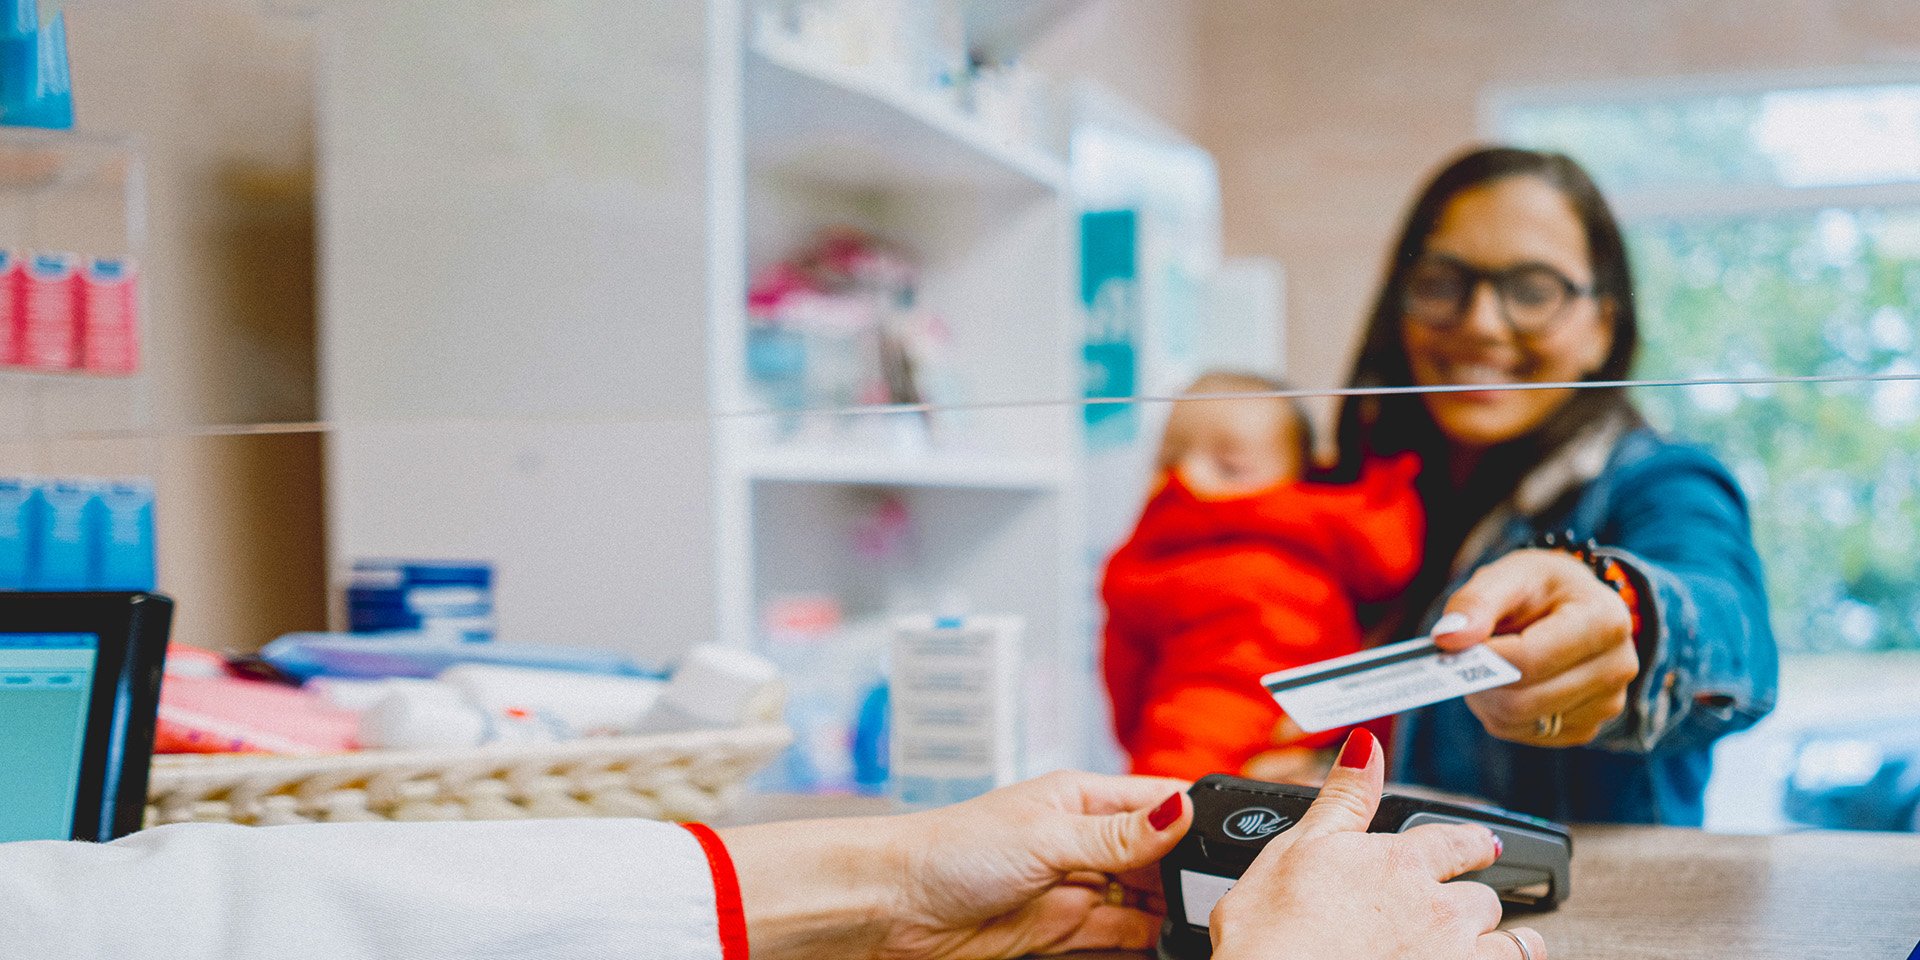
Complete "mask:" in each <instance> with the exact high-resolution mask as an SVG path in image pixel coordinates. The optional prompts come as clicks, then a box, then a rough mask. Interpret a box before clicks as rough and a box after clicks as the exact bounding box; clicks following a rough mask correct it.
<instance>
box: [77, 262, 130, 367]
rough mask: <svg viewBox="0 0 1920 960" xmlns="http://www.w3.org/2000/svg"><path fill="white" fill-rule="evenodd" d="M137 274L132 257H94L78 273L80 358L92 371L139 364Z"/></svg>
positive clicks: (83, 364)
mask: <svg viewBox="0 0 1920 960" xmlns="http://www.w3.org/2000/svg"><path fill="white" fill-rule="evenodd" d="M138 284H139V275H138V273H137V272H136V271H135V269H134V265H133V261H132V260H124V259H118V258H108V257H94V258H92V259H90V260H88V261H87V269H86V272H84V273H82V274H81V276H80V317H79V322H80V362H81V365H82V366H84V367H86V369H87V370H88V371H90V372H92V373H107V374H127V373H133V372H134V371H136V370H138V369H139V368H140V334H139V299H138V295H137V291H138Z"/></svg>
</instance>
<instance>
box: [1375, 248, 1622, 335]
mask: <svg viewBox="0 0 1920 960" xmlns="http://www.w3.org/2000/svg"><path fill="white" fill-rule="evenodd" d="M1482 283H1486V284H1490V285H1492V287H1493V293H1494V299H1495V300H1497V301H1499V304H1500V315H1501V316H1502V317H1504V318H1505V319H1506V321H1507V326H1509V327H1511V328H1513V332H1514V333H1516V334H1519V335H1521V336H1527V337H1536V336H1539V335H1541V334H1544V333H1546V332H1547V331H1548V330H1549V329H1551V328H1552V327H1553V325H1554V323H1556V322H1558V321H1559V319H1560V318H1561V317H1562V316H1563V315H1564V314H1565V313H1566V312H1567V306H1568V305H1569V304H1571V303H1573V301H1575V300H1578V299H1580V298H1581V297H1590V296H1592V295H1593V288H1592V287H1583V286H1580V285H1579V284H1577V283H1574V282H1573V281H1572V280H1569V279H1567V277H1566V275H1565V274H1562V273H1561V272H1560V271H1558V270H1555V269H1554V268H1552V267H1549V266H1547V265H1546V264H1542V263H1526V264H1521V265H1519V266H1513V267H1507V268H1506V269H1504V270H1482V269H1480V268H1479V267H1475V266H1473V265H1472V264H1469V263H1466V262H1464V261H1461V260H1457V259H1455V258H1453V257H1448V256H1441V255H1438V254H1428V255H1427V256H1424V257H1421V258H1420V260H1419V261H1418V262H1416V263H1415V264H1414V265H1413V268H1412V269H1411V270H1408V271H1407V279H1406V292H1405V295H1404V303H1403V304H1402V307H1403V309H1404V310H1405V311H1406V316H1407V319H1408V320H1411V321H1413V322H1414V323H1418V324H1420V325H1421V326H1423V327H1428V328H1430V329H1434V330H1447V329H1451V328H1453V327H1457V326H1459V325H1460V324H1461V322H1463V321H1465V320H1466V318H1467V308H1468V307H1469V306H1471V305H1472V303H1473V294H1474V291H1476V290H1478V289H1480V284H1482Z"/></svg>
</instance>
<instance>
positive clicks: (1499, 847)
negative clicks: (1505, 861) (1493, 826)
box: [1493, 833, 1507, 860]
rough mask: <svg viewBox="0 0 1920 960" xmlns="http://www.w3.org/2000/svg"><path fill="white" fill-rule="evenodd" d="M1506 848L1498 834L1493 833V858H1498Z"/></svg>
mask: <svg viewBox="0 0 1920 960" xmlns="http://www.w3.org/2000/svg"><path fill="white" fill-rule="evenodd" d="M1506 850H1507V845H1506V844H1504V843H1501V842H1500V835H1499V834H1497V833H1496V834H1494V835H1493V858H1494V859H1495V860H1498V859H1500V855H1501V854H1502V853H1505V852H1506Z"/></svg>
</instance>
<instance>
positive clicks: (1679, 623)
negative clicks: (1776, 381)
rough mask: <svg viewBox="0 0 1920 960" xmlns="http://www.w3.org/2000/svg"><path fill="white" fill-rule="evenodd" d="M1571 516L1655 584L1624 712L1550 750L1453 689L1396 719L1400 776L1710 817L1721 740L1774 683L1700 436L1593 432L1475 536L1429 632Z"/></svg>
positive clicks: (1726, 482) (1539, 472)
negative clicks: (1515, 734)
mask: <svg viewBox="0 0 1920 960" xmlns="http://www.w3.org/2000/svg"><path fill="white" fill-rule="evenodd" d="M1567 530H1571V531H1572V532H1573V533H1574V535H1575V536H1576V537H1578V538H1579V539H1581V540H1586V539H1589V538H1591V539H1593V540H1596V541H1598V542H1599V544H1600V545H1601V546H1602V547H1603V548H1604V549H1603V552H1604V553H1607V554H1609V555H1611V556H1613V557H1615V558H1616V559H1618V560H1620V561H1621V562H1622V564H1623V565H1624V566H1625V567H1626V568H1627V570H1628V572H1629V575H1630V576H1631V577H1633V578H1634V579H1635V581H1636V586H1638V588H1639V590H1640V593H1641V595H1642V596H1643V597H1646V598H1648V599H1647V600H1646V602H1645V603H1644V604H1643V606H1642V612H1643V622H1642V625H1641V636H1640V637H1639V638H1637V640H1638V644H1639V647H1640V654H1641V669H1640V675H1639V677H1638V678H1636V679H1635V680H1634V682H1633V685H1632V686H1631V687H1630V688H1629V691H1628V694H1629V696H1628V705H1627V710H1626V712H1624V713H1622V714H1621V715H1620V716H1619V717H1616V718H1615V719H1614V720H1612V721H1610V722H1609V723H1608V724H1607V725H1606V726H1605V727H1603V728H1602V729H1601V732H1600V735H1599V737H1597V738H1596V739H1595V740H1594V741H1593V743H1591V744H1589V745H1588V746H1585V747H1575V748H1568V749H1552V748H1541V747H1529V746H1522V745H1519V744H1514V743H1508V742H1506V741H1503V740H1496V739H1494V738H1493V737H1491V736H1489V735H1488V734H1487V732H1486V730H1485V729H1484V728H1483V727H1482V726H1481V724H1480V721H1479V720H1478V719H1477V718H1475V717H1474V715H1473V714H1472V712H1470V711H1469V710H1468V709H1467V706H1466V703H1465V702H1464V701H1462V700H1451V701H1445V702H1442V703H1439V704H1435V705H1434V706H1431V707H1426V708H1423V709H1420V710H1416V711H1412V712H1410V713H1407V714H1403V715H1402V716H1401V717H1400V718H1399V725H1398V729H1397V731H1396V734H1395V739H1396V743H1397V749H1396V750H1395V753H1396V755H1397V758H1396V765H1395V767H1394V776H1395V777H1396V778H1397V779H1399V780H1402V781H1404V782H1408V783H1414V784H1421V785H1425V786H1429V787H1434V788H1438V789H1442V790H1449V791H1454V792H1459V793H1468V794H1475V795H1478V796H1481V797H1485V798H1486V799H1487V800H1489V801H1491V802H1493V803H1496V804H1499V805H1501V806H1504V807H1508V808H1510V809H1514V810H1518V811H1522V812H1526V813H1531V814H1535V815H1537V816H1544V817H1551V818H1553V819H1556V820H1565V821H1576V822H1612V823H1656V824H1667V825H1676V826H1699V825H1700V823H1701V820H1702V816H1703V804H1702V798H1703V796H1704V794H1705V792H1706V784H1707V775H1708V773H1709V771H1710V768H1711V762H1712V758H1711V753H1710V751H1711V749H1712V746H1713V742H1714V741H1715V740H1716V739H1718V738H1720V737H1721V736H1723V735H1725V734H1728V733H1731V732H1734V731H1736V730H1742V729H1745V728H1746V727H1749V726H1752V725H1753V724H1754V722H1756V721H1757V720H1759V719H1760V718H1761V717H1762V716H1765V715H1766V713H1767V712H1768V711H1769V710H1771V709H1773V703H1774V699H1775V697H1776V695H1777V692H1778V687H1779V662H1778V656H1777V653H1776V651H1775V648H1774V641H1773V630H1772V627H1771V625H1770V624H1769V622H1768V618H1767V598H1766V589H1765V586H1764V584H1763V583H1762V578H1761V571H1760V560H1759V557H1758V556H1756V555H1755V553H1754V549H1753V541H1752V536H1751V532H1750V530H1749V525H1748V519H1747V505H1746V499H1745V498H1744V497H1743V496H1742V495H1741V493H1740V488H1739V487H1738V485H1736V484H1735V482H1734V480H1733V477H1732V476H1731V475H1730V474H1728V472H1727V470H1726V468H1725V467H1722V466H1721V465H1720V463H1719V462H1718V461H1716V460H1715V459H1714V458H1713V457H1712V456H1710V455H1709V454H1707V453H1706V452H1704V451H1702V450H1700V449H1698V448H1694V447H1688V446H1682V445H1679V444H1675V443H1671V442H1668V441H1666V440H1664V439H1662V438H1661V437H1659V436H1658V435H1657V434H1655V433H1654V432H1653V431H1652V430H1650V429H1646V428H1644V427H1642V428H1637V429H1632V430H1625V429H1622V428H1620V427H1617V426H1616V427H1611V428H1605V427H1603V428H1600V429H1596V430H1594V431H1590V432H1589V434H1588V435H1586V436H1585V437H1584V438H1582V439H1581V440H1576V441H1575V442H1574V443H1573V444H1570V445H1569V448H1568V449H1566V450H1563V451H1562V454H1561V455H1559V456H1556V457H1554V458H1552V459H1551V460H1550V461H1549V462H1548V463H1546V464H1543V465H1542V466H1541V467H1540V468H1537V469H1536V470H1535V471H1534V472H1533V473H1532V474H1530V475H1529V476H1528V477H1527V478H1526V479H1525V480H1524V481H1523V482H1522V483H1521V485H1520V489H1519V490H1518V491H1517V492H1516V494H1515V496H1514V498H1513V499H1512V500H1510V501H1509V502H1508V504H1507V505H1506V506H1505V507H1503V508H1501V509H1500V510H1496V511H1495V512H1494V513H1493V514H1492V515H1491V516H1489V517H1488V518H1487V519H1486V520H1485V521H1482V523H1481V525H1480V526H1479V527H1477V528H1476V529H1475V531H1474V533H1473V534H1471V535H1470V536H1469V537H1468V539H1467V543H1466V546H1465V547H1464V548H1463V549H1462V551H1461V554H1460V557H1459V559H1458V560H1457V561H1456V563H1455V565H1454V570H1453V574H1454V576H1453V582H1452V583H1451V584H1450V585H1449V586H1448V588H1447V589H1446V590H1444V591H1443V592H1442V593H1441V594H1440V599H1439V600H1438V601H1436V602H1435V604H1434V606H1433V608H1432V609H1430V610H1428V611H1426V613H1425V616H1424V619H1423V621H1422V623H1421V626H1422V627H1423V630H1424V629H1425V628H1430V627H1431V626H1432V624H1433V622H1434V621H1435V620H1436V619H1438V618H1439V616H1440V612H1441V610H1440V608H1441V606H1442V605H1444V603H1445V602H1446V598H1447V597H1449V596H1451V595H1452V593H1453V591H1454V590H1455V589H1456V588H1458V587H1459V586H1460V585H1461V584H1463V583H1464V582H1465V581H1466V579H1467V577H1468V576H1470V575H1471V574H1472V572H1473V571H1474V570H1477V569H1479V568H1480V567H1481V566H1483V565H1485V564H1487V563H1489V562H1491V561H1492V560H1494V559H1496V558H1498V557H1500V556H1502V555H1504V554H1506V553H1508V552H1510V551H1512V550H1515V549H1519V548H1522V547H1525V546H1526V545H1527V544H1529V543H1530V542H1531V541H1533V539H1534V538H1535V537H1537V536H1538V535H1539V534H1541V533H1545V532H1560V531H1567ZM1649 614H1650V616H1648V615H1649Z"/></svg>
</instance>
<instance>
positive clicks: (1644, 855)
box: [743, 797, 1920, 960]
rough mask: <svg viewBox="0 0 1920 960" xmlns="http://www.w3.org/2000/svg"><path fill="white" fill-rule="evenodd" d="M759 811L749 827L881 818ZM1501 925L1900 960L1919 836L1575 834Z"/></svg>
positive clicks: (818, 803) (1673, 948) (768, 804)
mask: <svg viewBox="0 0 1920 960" xmlns="http://www.w3.org/2000/svg"><path fill="white" fill-rule="evenodd" d="M757 801H758V802H753V803H750V804H749V807H748V810H750V811H751V816H750V818H751V819H784V818H791V817H814V816H832V815H836V814H840V815H844V814H848V813H873V812H879V811H880V810H883V809H884V804H881V803H878V802H876V801H873V800H864V799H863V800H855V799H853V798H843V799H841V800H838V801H836V800H834V799H833V798H775V797H767V798H757ZM748 810H743V813H744V812H748ZM1508 925H1509V926H1530V927H1533V928H1534V929H1536V930H1539V931H1540V932H1541V933H1542V934H1543V935H1545V936H1546V938H1547V944H1548V948H1549V951H1550V954H1551V960H1709V958H1711V960H1826V958H1833V960H1843V958H1844V960H1883V958H1884V960H1908V955H1909V954H1910V953H1912V952H1913V951H1914V950H1915V949H1916V946H1920V835H1914V834H1889V833H1841V832H1831V831H1808V832H1804V833H1791V834H1782V835H1778V836H1733V835H1725V834H1711V833H1702V832H1700V831H1697V830H1679V829H1672V828H1658V827H1615V826H1586V827H1576V828H1575V829H1574V859H1573V896H1572V897H1570V898H1569V899H1568V900H1567V901H1566V903H1564V904H1562V905H1561V907H1560V908H1559V909H1558V910H1554V911H1551V912H1546V913H1516V914H1512V915H1510V916H1509V918H1508ZM1079 956H1081V957H1082V958H1084V960H1094V958H1095V957H1097V956H1100V955H1087V954H1082V955H1079ZM1107 956H1109V957H1112V958H1118V957H1127V958H1129V960H1134V958H1138V957H1140V956H1144V955H1141V954H1111V955H1107Z"/></svg>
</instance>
